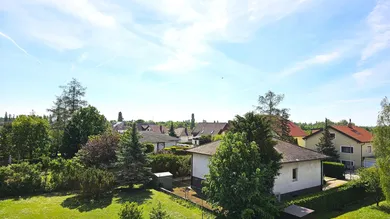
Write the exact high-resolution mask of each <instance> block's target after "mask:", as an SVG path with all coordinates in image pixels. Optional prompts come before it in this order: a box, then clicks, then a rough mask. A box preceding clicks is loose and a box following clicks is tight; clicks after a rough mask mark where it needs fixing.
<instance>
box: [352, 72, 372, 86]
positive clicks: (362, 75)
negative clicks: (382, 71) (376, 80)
mask: <svg viewBox="0 0 390 219" xmlns="http://www.w3.org/2000/svg"><path fill="white" fill-rule="evenodd" d="M372 74H373V72H372V69H366V70H363V71H360V72H356V73H353V74H352V77H353V78H354V79H355V80H356V82H357V83H358V84H360V85H361V84H364V83H365V82H367V80H369V77H370V76H372Z"/></svg>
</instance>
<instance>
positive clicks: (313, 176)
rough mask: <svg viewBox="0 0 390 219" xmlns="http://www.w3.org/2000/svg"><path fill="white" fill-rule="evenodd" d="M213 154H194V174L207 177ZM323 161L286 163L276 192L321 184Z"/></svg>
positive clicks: (276, 181)
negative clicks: (295, 173)
mask: <svg viewBox="0 0 390 219" xmlns="http://www.w3.org/2000/svg"><path fill="white" fill-rule="evenodd" d="M210 158H211V156H208V155H202V154H195V153H194V154H192V176H194V177H197V178H200V179H205V175H206V174H208V173H209V167H208V165H209V162H210ZM294 168H298V180H297V181H293V179H292V171H293V169H294ZM321 168H322V166H321V161H320V160H314V161H302V162H294V163H286V164H283V165H282V168H281V169H280V170H279V173H280V175H279V176H278V177H277V178H276V179H275V185H274V193H280V194H285V193H289V192H294V191H299V190H303V189H308V188H312V187H316V186H321V180H322V179H321V172H322V171H321Z"/></svg>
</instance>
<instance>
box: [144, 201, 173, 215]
mask: <svg viewBox="0 0 390 219" xmlns="http://www.w3.org/2000/svg"><path fill="white" fill-rule="evenodd" d="M149 217H150V219H168V218H170V217H169V215H168V213H167V212H166V211H165V210H164V209H163V208H162V206H161V202H158V204H157V206H156V207H153V208H152V211H151V212H150V214H149Z"/></svg>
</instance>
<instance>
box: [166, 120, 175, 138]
mask: <svg viewBox="0 0 390 219" xmlns="http://www.w3.org/2000/svg"><path fill="white" fill-rule="evenodd" d="M168 135H169V136H171V137H177V136H176V133H175V129H174V128H173V122H171V126H170V128H169V132H168Z"/></svg>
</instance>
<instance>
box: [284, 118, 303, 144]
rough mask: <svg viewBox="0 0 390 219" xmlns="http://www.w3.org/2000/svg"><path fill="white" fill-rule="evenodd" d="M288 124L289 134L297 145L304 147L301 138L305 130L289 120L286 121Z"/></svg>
mask: <svg viewBox="0 0 390 219" xmlns="http://www.w3.org/2000/svg"><path fill="white" fill-rule="evenodd" d="M288 126H289V128H290V136H292V137H293V138H294V139H295V140H296V141H297V143H298V145H299V146H302V147H305V140H303V138H304V137H306V136H307V134H306V132H305V131H303V130H302V129H301V127H299V126H297V125H296V124H295V123H293V122H291V121H289V122H288Z"/></svg>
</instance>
